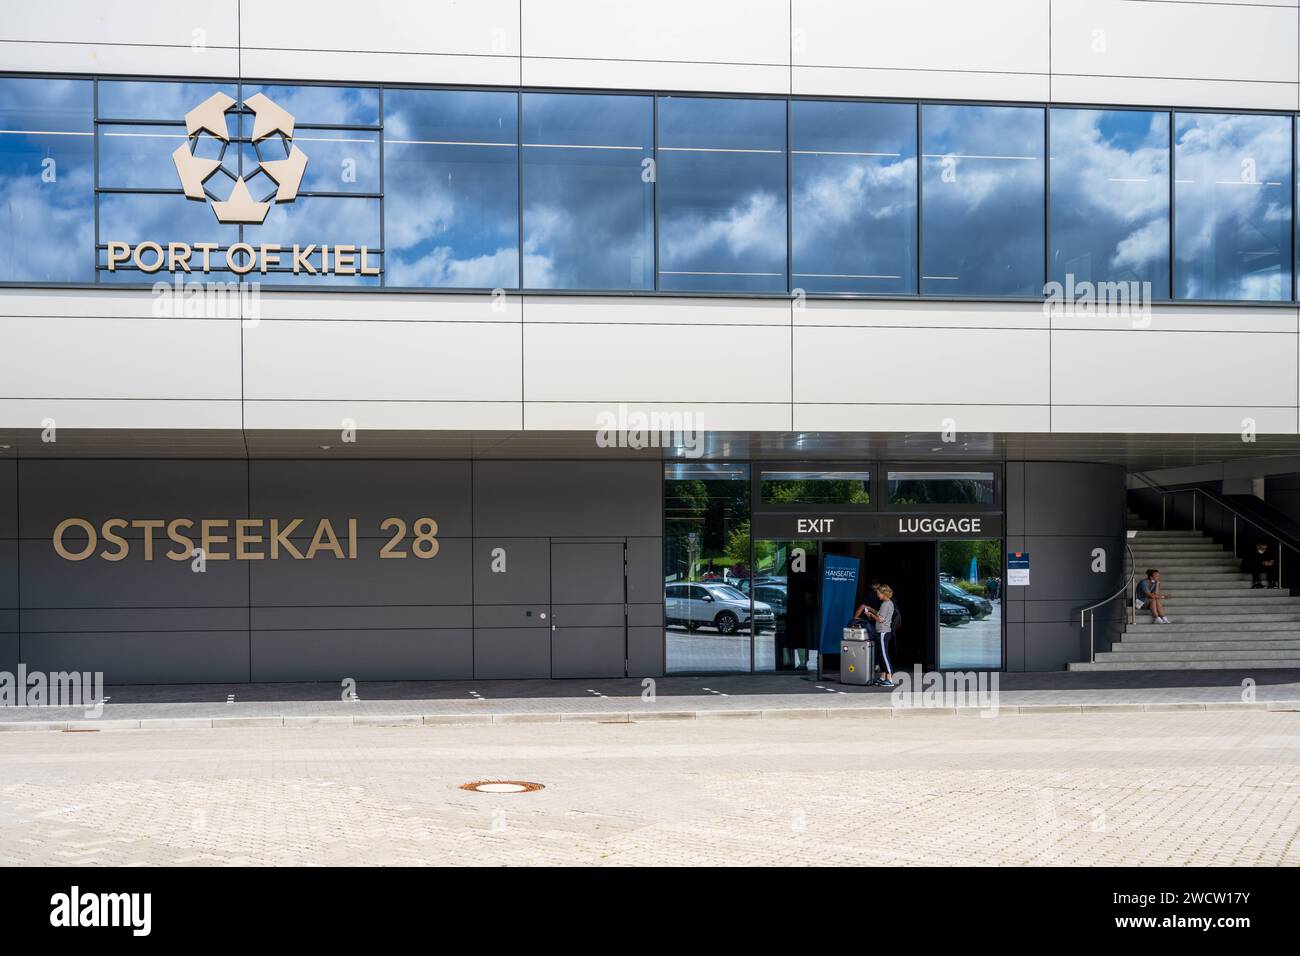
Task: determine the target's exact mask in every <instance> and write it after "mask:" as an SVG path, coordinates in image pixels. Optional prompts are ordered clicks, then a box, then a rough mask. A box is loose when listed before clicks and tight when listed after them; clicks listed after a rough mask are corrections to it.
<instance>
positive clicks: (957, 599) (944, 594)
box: [939, 581, 993, 621]
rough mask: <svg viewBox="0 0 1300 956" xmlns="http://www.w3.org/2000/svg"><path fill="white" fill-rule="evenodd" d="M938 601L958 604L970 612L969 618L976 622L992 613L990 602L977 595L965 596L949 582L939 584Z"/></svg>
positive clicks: (963, 592) (964, 593) (965, 594)
mask: <svg viewBox="0 0 1300 956" xmlns="http://www.w3.org/2000/svg"><path fill="white" fill-rule="evenodd" d="M939 600H941V601H948V602H951V603H952V604H960V605H961V606H962V607H964V608H965V609H966V610H967V611H968V612H970V616H971V618H972V619H973V620H976V621H978V620H979V619H980V618H984V617H988V616H989V615H990V614H992V613H993V602H992V601H990V600H988V599H987V598H982V597H980V596H979V595H977V594H967V593H966V592H965V591H963V590H962V589H961V588H959V587H957V585H955V584H953V583H951V582H949V581H940V582H939Z"/></svg>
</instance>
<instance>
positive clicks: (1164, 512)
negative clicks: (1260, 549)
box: [1133, 472, 1300, 585]
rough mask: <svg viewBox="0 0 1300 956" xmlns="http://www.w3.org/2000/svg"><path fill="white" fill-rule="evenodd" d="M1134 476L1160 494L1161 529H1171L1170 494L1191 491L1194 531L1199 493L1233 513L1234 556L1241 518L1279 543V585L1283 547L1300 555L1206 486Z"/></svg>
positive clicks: (1295, 548) (1292, 546) (1257, 521)
mask: <svg viewBox="0 0 1300 956" xmlns="http://www.w3.org/2000/svg"><path fill="white" fill-rule="evenodd" d="M1133 477H1135V478H1138V479H1140V480H1141V481H1142V482H1143V483H1144V484H1146V486H1147V487H1148V488H1149V489H1150V490H1152V491H1154V492H1155V493H1156V494H1158V495H1160V527H1161V530H1165V531H1167V530H1169V529H1168V524H1169V519H1168V509H1167V508H1166V507H1165V502H1166V501H1167V500H1168V497H1169V496H1170V495H1182V494H1189V493H1190V494H1191V495H1192V528H1191V530H1193V531H1195V530H1196V501H1197V496H1198V495H1201V496H1204V498H1205V501H1206V502H1208V503H1210V504H1213V505H1215V506H1216V507H1219V508H1222V509H1223V510H1224V511H1227V512H1228V513H1230V514H1231V515H1232V556H1233V557H1234V558H1235V557H1236V556H1237V520H1238V519H1241V520H1242V521H1244V522H1246V523H1247V524H1248V525H1250V526H1251V527H1253V528H1255V529H1256V530H1257V531H1259V532H1262V533H1263V534H1264V535H1265V536H1267V537H1269V538H1272V539H1273V542H1274V544H1276V545H1277V580H1278V584H1279V585H1280V584H1281V583H1282V549H1283V548H1290V549H1291V550H1292V551H1294V552H1295V553H1296V554H1297V555H1300V548H1297V547H1296V546H1295V545H1293V544H1291V543H1289V542H1287V541H1283V540H1282V538H1281V537H1279V536H1278V535H1277V534H1276V533H1274V532H1272V531H1270V530H1268V528H1266V527H1265V526H1264V525H1263V524H1261V523H1260V522H1259V519H1257V518H1253V517H1251V516H1250V515H1248V514H1246V512H1244V511H1241V510H1239V509H1237V508H1235V507H1233V506H1232V505H1230V504H1228V503H1227V502H1226V501H1223V500H1222V498H1221V497H1219V496H1211V495H1210V493H1209V492H1208V491H1206V490H1205V489H1204V488H1196V487H1192V488H1162V487H1160V486H1159V485H1157V484H1155V483H1154V482H1153V481H1151V479H1149V478H1147V477H1146V476H1145V475H1143V474H1140V473H1137V472H1134V473H1133ZM1201 514H1202V515H1204V514H1205V505H1202V506H1201Z"/></svg>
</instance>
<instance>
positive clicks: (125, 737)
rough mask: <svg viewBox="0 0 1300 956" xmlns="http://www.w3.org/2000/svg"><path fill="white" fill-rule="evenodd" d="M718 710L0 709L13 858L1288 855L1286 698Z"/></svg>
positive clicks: (1291, 858) (1272, 858) (1295, 772)
mask: <svg viewBox="0 0 1300 956" xmlns="http://www.w3.org/2000/svg"><path fill="white" fill-rule="evenodd" d="M726 713H727V712H726V711H725V710H720V711H718V712H716V713H715V714H714V715H713V716H712V717H710V718H706V717H704V716H702V715H701V716H699V717H697V718H696V719H694V720H658V721H652V720H633V721H628V720H626V719H625V718H624V719H619V718H617V717H613V716H610V717H608V718H607V719H606V718H598V717H597V716H596V715H593V717H592V719H590V720H585V721H571V722H563V723H559V722H556V723H550V722H546V723H543V722H526V721H522V720H521V721H520V722H516V723H511V724H485V725H474V724H470V725H459V726H437V725H427V724H407V725H399V726H356V725H351V724H349V725H317V726H310V725H293V726H290V725H288V724H284V725H281V726H275V727H232V728H229V729H211V728H209V729H199V730H183V729H178V730H145V729H136V730H131V731H129V732H122V731H112V730H104V731H83V732H76V731H64V732H33V733H21V732H19V733H0V864H5V865H21V866H28V865H36V866H40V865H79V864H90V865H137V864H159V865H183V864H191V865H221V864H252V865H266V864H295V865H296V864H320V865H330V864H344V865H351V864H416V865H424V864H469V863H479V864H611V865H634V864H657V863H664V864H693V865H729V864H752V865H765V864H846V865H874V864H880V865H897V864H939V865H945V864H958V863H966V864H1053V865H1054V864H1193V865H1197V864H1234V865H1288V866H1296V865H1300V839H1298V838H1297V837H1298V836H1300V713H1297V712H1295V711H1287V710H1277V711H1244V710H1231V711H1227V710H1225V711H1214V710H1202V711H1198V712H1185V713H1113V714H1106V713H1095V714H1093V713H1070V714H1034V715H1032V716H1031V715H1004V716H1000V717H997V718H994V719H986V718H980V717H977V716H970V715H960V716H950V715H936V714H933V713H930V712H926V711H918V712H917V714H918V716H915V717H910V718H908V717H894V718H882V717H879V716H877V717H868V716H862V717H849V716H840V717H839V718H834V719H783V720H766V721H754V720H738V719H735V718H728V717H726V716H725V714H726ZM809 713H816V712H815V711H810V712H809ZM502 779H508V780H527V781H534V782H537V783H541V784H543V785H544V787H545V789H543V790H540V791H538V792H535V793H523V794H488V793H474V792H467V791H465V790H462V789H459V788H460V785H461V784H464V783H468V782H471V781H481V780H502Z"/></svg>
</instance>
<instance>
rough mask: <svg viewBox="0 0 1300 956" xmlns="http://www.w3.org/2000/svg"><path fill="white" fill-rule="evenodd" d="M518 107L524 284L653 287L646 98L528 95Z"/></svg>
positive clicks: (650, 113) (650, 119)
mask: <svg viewBox="0 0 1300 956" xmlns="http://www.w3.org/2000/svg"><path fill="white" fill-rule="evenodd" d="M523 110H524V112H523V130H524V153H523V162H524V169H523V177H524V285H525V286H528V287H531V288H564V289H617V290H643V289H651V288H653V287H654V245H653V243H654V186H653V183H652V182H649V181H643V176H642V173H643V168H642V161H643V160H644V159H647V158H650V157H651V155H652V153H653V145H654V101H653V99H652V98H650V97H648V96H614V95H597V94H592V95H585V94H582V95H575V94H561V93H527V94H525V95H524V104H523ZM646 178H647V179H648V178H649V177H646Z"/></svg>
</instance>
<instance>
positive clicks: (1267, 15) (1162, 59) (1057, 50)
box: [1051, 0, 1297, 105]
mask: <svg viewBox="0 0 1300 956" xmlns="http://www.w3.org/2000/svg"><path fill="white" fill-rule="evenodd" d="M1051 11H1052V35H1051V36H1052V70H1053V71H1054V72H1055V73H1059V74H1066V75H1071V74H1072V75H1079V76H1104V77H1151V78H1159V79H1177V80H1189V79H1195V80H1202V81H1212V80H1220V81H1229V82H1237V81H1254V82H1264V83H1285V84H1295V83H1296V79H1297V78H1296V52H1297V37H1296V28H1297V20H1296V14H1297V11H1296V9H1295V8H1294V7H1281V6H1267V5H1248V4H1210V3H1132V2H1124V0H1055V2H1054V3H1053V4H1052V5H1051ZM1054 92H1055V91H1054ZM1186 105H1194V104H1186Z"/></svg>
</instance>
